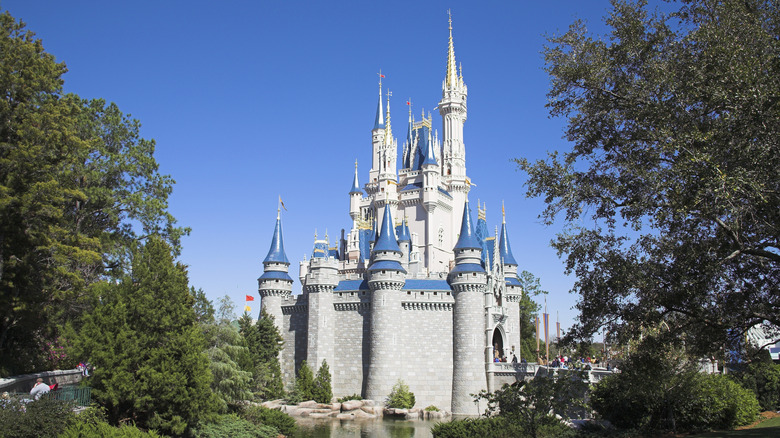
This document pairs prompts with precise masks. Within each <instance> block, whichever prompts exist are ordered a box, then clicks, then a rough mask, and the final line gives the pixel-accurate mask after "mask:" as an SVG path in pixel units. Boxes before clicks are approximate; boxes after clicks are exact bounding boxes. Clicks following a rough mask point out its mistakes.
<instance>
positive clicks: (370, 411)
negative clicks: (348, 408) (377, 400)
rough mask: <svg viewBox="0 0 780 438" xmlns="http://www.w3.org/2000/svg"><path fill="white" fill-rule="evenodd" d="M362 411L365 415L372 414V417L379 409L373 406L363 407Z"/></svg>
mask: <svg viewBox="0 0 780 438" xmlns="http://www.w3.org/2000/svg"><path fill="white" fill-rule="evenodd" d="M360 410H361V411H363V412H365V413H367V414H371V415H376V413H377V412H376V411H377V409H376V408H375V407H373V406H363V407H362V408H360Z"/></svg>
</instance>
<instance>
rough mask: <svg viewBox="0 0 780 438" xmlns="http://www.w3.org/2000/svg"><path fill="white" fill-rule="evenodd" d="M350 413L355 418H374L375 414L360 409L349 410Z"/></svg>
mask: <svg viewBox="0 0 780 438" xmlns="http://www.w3.org/2000/svg"><path fill="white" fill-rule="evenodd" d="M350 413H351V414H354V415H355V418H376V415H372V414H369V413H367V412H364V411H363V410H362V409H356V410H354V411H351V412H350Z"/></svg>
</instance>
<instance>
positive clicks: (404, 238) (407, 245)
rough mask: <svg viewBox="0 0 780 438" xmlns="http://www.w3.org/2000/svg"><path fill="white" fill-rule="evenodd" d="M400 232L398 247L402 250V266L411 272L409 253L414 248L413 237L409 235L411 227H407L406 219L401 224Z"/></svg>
mask: <svg viewBox="0 0 780 438" xmlns="http://www.w3.org/2000/svg"><path fill="white" fill-rule="evenodd" d="M399 228H400V232H399V233H398V247H399V248H400V249H401V266H403V268H404V269H405V270H406V271H407V272H409V252H410V251H411V246H412V236H411V235H410V234H409V226H408V225H406V218H404V219H403V222H401V226H400V227H399Z"/></svg>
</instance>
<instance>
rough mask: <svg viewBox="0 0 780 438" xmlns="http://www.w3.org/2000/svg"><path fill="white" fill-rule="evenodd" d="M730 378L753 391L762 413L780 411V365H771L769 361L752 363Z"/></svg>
mask: <svg viewBox="0 0 780 438" xmlns="http://www.w3.org/2000/svg"><path fill="white" fill-rule="evenodd" d="M731 377H733V378H734V379H736V380H737V382H739V384H740V385H742V386H743V387H744V388H746V389H749V390H751V391H753V393H754V394H755V395H756V398H757V399H758V404H759V405H760V406H761V410H762V411H777V410H780V365H777V364H774V363H772V360H771V359H769V360H768V361H759V362H754V363H751V364H750V365H748V366H747V367H745V369H744V370H741V371H738V372H735V373H733V374H731Z"/></svg>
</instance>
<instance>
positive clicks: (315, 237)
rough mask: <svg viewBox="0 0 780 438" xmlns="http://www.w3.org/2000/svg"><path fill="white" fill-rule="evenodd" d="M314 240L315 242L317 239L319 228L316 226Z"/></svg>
mask: <svg viewBox="0 0 780 438" xmlns="http://www.w3.org/2000/svg"><path fill="white" fill-rule="evenodd" d="M314 241H315V242H316V241H317V229H316V228H315V229H314Z"/></svg>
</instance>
